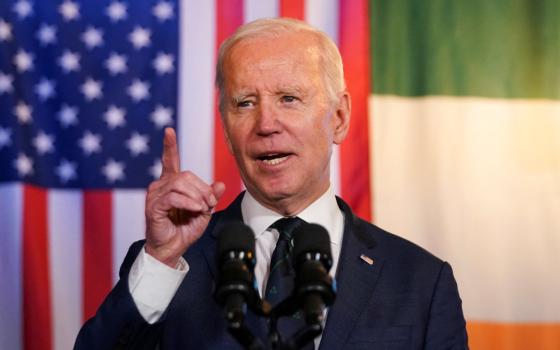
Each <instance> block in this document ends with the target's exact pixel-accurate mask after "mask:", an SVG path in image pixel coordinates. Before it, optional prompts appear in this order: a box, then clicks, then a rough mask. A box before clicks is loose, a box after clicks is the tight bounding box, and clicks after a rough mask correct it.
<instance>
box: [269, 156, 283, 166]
mask: <svg viewBox="0 0 560 350" xmlns="http://www.w3.org/2000/svg"><path fill="white" fill-rule="evenodd" d="M287 158H288V156H284V157H280V158H274V159H263V162H264V163H265V164H268V165H277V164H280V163H282V162H283V161H285V160H286V159H287Z"/></svg>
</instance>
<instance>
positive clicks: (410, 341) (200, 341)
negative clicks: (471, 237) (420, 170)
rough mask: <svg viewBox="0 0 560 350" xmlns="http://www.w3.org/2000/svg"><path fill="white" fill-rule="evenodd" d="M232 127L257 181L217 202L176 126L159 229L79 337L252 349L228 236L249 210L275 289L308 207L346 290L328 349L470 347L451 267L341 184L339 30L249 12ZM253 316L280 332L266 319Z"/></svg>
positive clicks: (230, 67)
mask: <svg viewBox="0 0 560 350" xmlns="http://www.w3.org/2000/svg"><path fill="white" fill-rule="evenodd" d="M216 82H217V86H218V88H219V91H220V110H221V113H222V121H223V125H224V131H225V137H226V140H227V144H228V146H229V149H230V151H231V152H232V153H233V155H234V156H235V159H236V162H237V166H238V168H239V171H240V173H241V177H242V179H243V182H244V184H245V186H246V188H247V191H245V192H243V193H242V194H240V196H239V197H238V198H237V199H236V200H235V201H234V202H233V203H232V204H230V205H229V207H228V208H227V209H226V210H224V211H222V212H218V213H215V214H212V209H213V208H214V206H215V205H216V204H217V202H218V201H219V199H220V197H221V196H222V194H223V193H224V190H225V187H224V185H223V184H222V183H220V182H216V183H213V184H206V183H204V182H203V181H202V180H201V179H199V178H198V177H197V176H196V175H195V174H193V173H191V172H188V171H184V172H181V171H180V170H179V156H178V150H177V143H176V137H175V133H174V131H173V130H172V129H167V130H166V131H165V136H164V151H163V156H162V163H163V172H162V176H161V178H160V179H159V180H158V181H155V182H154V183H152V184H151V185H150V187H149V189H148V194H147V198H146V240H145V241H143V242H137V243H135V244H134V245H132V247H131V248H130V250H129V253H128V255H127V257H126V258H125V261H124V263H123V265H122V267H121V273H120V276H121V278H120V281H119V282H118V284H117V285H116V286H115V288H114V289H113V291H112V292H111V293H110V295H109V296H108V297H107V299H106V300H105V302H104V303H103V305H102V306H101V307H100V309H99V311H98V313H97V314H96V316H95V317H94V318H92V319H91V320H89V321H88V322H87V323H86V324H85V325H84V327H83V328H82V330H81V331H80V334H79V336H78V339H77V341H76V346H75V348H76V349H89V348H91V349H106V348H126V349H129V348H130V349H143V348H154V347H155V346H156V345H159V348H161V349H202V348H208V349H223V348H239V345H238V344H237V343H236V341H235V340H234V339H233V338H232V337H231V336H230V335H229V333H228V331H227V328H226V323H225V320H224V317H223V313H222V311H221V308H220V307H219V306H218V305H217V304H216V303H215V302H214V300H213V298H212V286H213V283H214V279H215V276H216V273H217V272H216V270H217V267H216V257H215V251H216V235H217V233H218V232H219V231H220V230H221V229H222V228H223V227H225V226H227V225H228V224H229V223H232V222H235V221H240V220H243V221H244V222H245V223H246V224H247V225H249V226H250V227H251V228H252V229H253V230H254V232H255V239H256V251H257V252H256V254H257V266H256V268H255V276H256V280H257V282H258V287H259V291H260V293H261V295H264V294H265V293H264V291H265V288H266V286H265V285H266V281H267V278H268V275H269V265H270V260H271V255H272V253H273V250H274V249H275V245H276V240H278V235H279V232H277V231H276V230H275V229H271V228H270V226H271V225H272V224H273V223H274V222H275V221H276V220H277V219H280V218H282V217H294V216H297V217H299V218H301V219H303V220H305V221H308V222H316V223H319V224H321V225H323V226H325V227H326V228H327V230H328V231H329V234H330V240H331V247H332V248H333V258H334V266H333V269H332V271H333V273H334V271H336V278H337V281H338V295H337V299H336V301H335V303H334V304H333V305H332V306H331V307H330V308H329V311H328V315H327V319H326V325H325V330H324V332H323V334H322V337H321V339H320V348H321V349H341V348H346V349H359V348H363V349H366V348H367V349H376V348H379V349H385V348H391V349H421V348H426V349H463V348H466V347H467V345H466V344H467V336H466V331H465V320H464V318H463V313H462V310H461V300H460V298H459V295H458V291H457V286H456V283H455V280H454V278H453V274H452V272H451V268H450V266H449V265H448V264H447V263H445V262H443V261H441V260H439V259H437V258H436V257H434V256H432V255H431V254H429V253H428V252H426V251H424V250H423V249H421V248H419V247H417V246H415V245H414V244H412V243H410V242H407V241H405V240H404V239H402V238H398V237H396V236H394V235H392V234H389V233H387V232H384V231H382V230H381V229H379V228H377V227H375V226H373V225H371V224H369V223H367V222H365V221H363V220H361V219H359V218H357V217H355V216H354V215H353V214H352V212H351V210H350V209H349V207H348V206H347V205H346V204H345V203H344V202H343V201H342V200H341V199H339V198H336V197H335V196H334V194H333V192H332V189H331V186H330V182H329V176H330V174H329V168H330V156H331V152H332V146H333V144H340V143H341V142H343V140H344V138H345V137H346V134H347V131H348V127H349V123H350V96H349V94H348V92H347V91H346V89H345V86H344V78H343V71H342V62H341V58H340V54H339V53H338V50H337V48H336V46H335V45H334V43H333V42H332V41H331V40H330V39H328V37H327V36H326V35H325V34H323V33H321V32H319V31H317V30H316V29H314V28H312V27H310V26H308V25H306V24H304V23H302V22H299V21H295V20H286V19H268V20H258V21H255V22H252V23H250V24H247V25H244V26H242V27H241V28H239V29H238V31H237V32H236V33H235V34H234V35H233V36H232V37H230V38H229V39H228V40H226V41H225V42H224V43H223V44H222V46H221V48H220V52H219V58H218V65H217V78H216ZM247 323H248V325H249V327H250V328H251V330H252V331H253V332H254V333H255V334H257V335H258V336H260V337H262V338H264V337H265V336H266V327H267V326H266V322H265V320H264V319H262V318H259V317H257V316H255V315H253V314H252V313H250V312H249V313H248V315H247Z"/></svg>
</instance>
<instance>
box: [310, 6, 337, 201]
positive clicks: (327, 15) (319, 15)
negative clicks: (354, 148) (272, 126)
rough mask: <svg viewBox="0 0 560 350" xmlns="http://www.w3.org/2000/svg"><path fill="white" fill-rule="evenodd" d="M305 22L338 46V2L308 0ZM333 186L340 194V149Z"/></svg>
mask: <svg viewBox="0 0 560 350" xmlns="http://www.w3.org/2000/svg"><path fill="white" fill-rule="evenodd" d="M305 21H306V22H307V23H309V24H311V25H312V26H314V27H316V28H319V29H320V30H322V31H323V32H325V33H326V34H327V35H328V36H329V37H330V38H331V39H332V40H333V41H334V42H335V43H337V44H338V28H339V23H338V1H337V0H308V1H306V2H305ZM331 186H332V188H333V190H334V192H335V193H337V194H340V149H339V147H338V146H334V147H333V152H332V157H331Z"/></svg>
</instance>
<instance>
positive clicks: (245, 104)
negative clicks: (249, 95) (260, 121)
mask: <svg viewBox="0 0 560 350" xmlns="http://www.w3.org/2000/svg"><path fill="white" fill-rule="evenodd" d="M252 105H253V101H249V100H245V101H239V102H237V108H248V107H251V106H252Z"/></svg>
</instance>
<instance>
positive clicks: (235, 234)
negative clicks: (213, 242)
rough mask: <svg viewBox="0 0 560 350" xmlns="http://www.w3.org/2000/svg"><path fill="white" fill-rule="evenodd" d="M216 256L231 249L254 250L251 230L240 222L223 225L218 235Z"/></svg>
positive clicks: (253, 237) (252, 251) (252, 252)
mask: <svg viewBox="0 0 560 350" xmlns="http://www.w3.org/2000/svg"><path fill="white" fill-rule="evenodd" d="M218 237H219V238H218V257H219V258H221V257H222V256H223V255H224V254H225V253H228V252H231V251H244V252H251V254H253V255H254V252H255V235H254V234H253V230H251V228H250V227H249V226H247V225H245V224H244V223H242V222H235V223H233V224H230V225H227V226H225V227H224V228H223V229H222V230H221V231H220V234H219V235H218Z"/></svg>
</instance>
